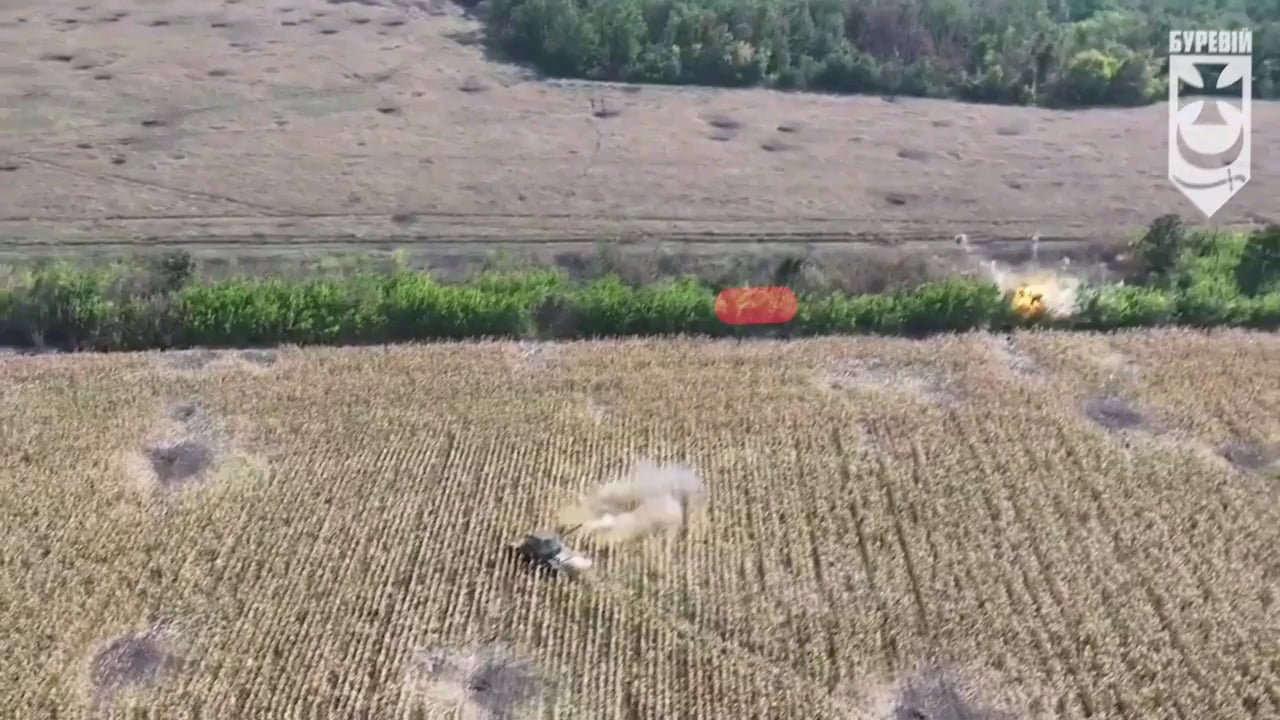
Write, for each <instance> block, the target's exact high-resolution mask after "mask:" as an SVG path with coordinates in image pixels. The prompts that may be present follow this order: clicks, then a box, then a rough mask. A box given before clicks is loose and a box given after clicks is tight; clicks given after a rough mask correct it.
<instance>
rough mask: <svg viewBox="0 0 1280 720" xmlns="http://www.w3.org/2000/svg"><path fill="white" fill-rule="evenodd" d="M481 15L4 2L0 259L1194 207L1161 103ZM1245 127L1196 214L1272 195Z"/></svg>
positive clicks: (916, 235) (1057, 219) (296, 6)
mask: <svg viewBox="0 0 1280 720" xmlns="http://www.w3.org/2000/svg"><path fill="white" fill-rule="evenodd" d="M479 29H480V25H479V24H478V22H477V21H475V20H471V19H467V18H466V17H464V16H463V15H462V13H461V12H460V11H459V10H458V9H457V8H456V7H454V6H453V5H451V4H449V3H447V2H445V0H423V1H422V2H408V1H402V0H360V2H354V1H352V2H345V3H344V2H329V3H326V2H322V1H321V0H272V1H271V2H252V3H250V2H240V1H239V0H222V1H217V0H183V1H182V2H143V1H142V0H109V1H108V2H99V3H78V2H76V1H73V0H60V1H58V2H37V1H36V0H7V1H6V2H5V3H3V5H0V47H4V48H5V52H4V53H2V54H0V108H4V110H3V111H0V182H3V186H4V192H3V193H0V261H16V260H21V259H27V258H31V257H34V256H35V255H38V254H45V253H49V252H74V253H76V254H78V255H80V256H85V255H87V254H90V253H95V252H103V253H115V252H121V251H126V250H132V249H137V248H139V247H149V246H156V245H160V244H167V245H173V244H180V245H182V246H184V247H187V248H189V249H191V250H194V251H196V252H197V253H199V254H201V255H203V256H207V257H221V258H224V259H225V258H228V257H236V258H239V259H241V260H242V261H243V262H245V263H269V262H271V261H274V262H276V263H277V264H279V261H280V260H281V258H282V257H287V262H286V263H284V264H289V265H296V264H297V263H299V262H305V260H304V255H305V254H313V255H317V256H319V255H329V254H332V253H335V252H350V251H363V252H366V253H386V252H388V251H390V250H393V249H403V250H406V251H407V252H408V253H409V254H410V255H411V256H413V257H414V259H415V260H416V261H419V262H424V263H429V264H433V265H435V264H439V265H444V266H456V265H458V264H461V263H465V262H467V261H469V259H472V260H473V259H474V258H475V257H476V256H477V255H482V254H484V252H486V251H488V250H491V249H493V248H494V247H495V246H496V245H497V244H499V243H506V246H507V247H508V249H512V248H519V247H521V246H522V243H523V248H524V249H525V250H527V251H528V252H530V253H533V254H536V255H538V256H539V257H540V259H543V260H549V259H551V258H554V257H555V256H557V255H566V254H568V255H573V254H575V253H582V252H584V248H590V247H591V244H590V243H591V242H592V241H594V240H596V239H599V238H602V237H606V238H608V237H617V236H621V237H624V238H633V239H634V238H646V237H647V238H664V239H667V240H669V241H671V242H672V243H674V245H673V247H676V248H678V249H682V250H683V251H684V252H687V253H689V254H692V255H694V256H723V255H724V254H726V253H728V252H730V251H733V250H736V251H739V252H741V251H742V250H743V248H744V241H746V242H745V247H750V248H752V250H753V251H757V252H760V251H765V250H769V249H771V247H772V246H771V245H770V243H794V242H797V241H803V242H807V243H811V244H813V245H816V246H820V247H823V248H826V249H827V250H829V251H832V252H854V253H857V252H858V251H860V250H861V249H862V248H863V247H864V246H865V244H866V243H868V242H870V239H875V240H878V241H885V240H894V241H902V242H916V243H930V242H936V241H938V240H949V239H951V238H952V237H953V236H955V235H956V234H957V233H961V232H963V233H967V234H969V235H970V236H971V237H972V238H973V239H974V240H975V241H981V240H984V239H989V238H1016V239H1019V240H1022V239H1025V238H1026V237H1029V236H1031V235H1032V234H1033V233H1037V232H1039V233H1041V235H1042V236H1043V237H1044V238H1046V242H1049V241H1051V240H1053V239H1054V238H1059V239H1062V241H1063V242H1068V244H1070V243H1076V242H1080V241H1082V240H1083V241H1095V240H1097V239H1099V238H1115V237H1118V236H1123V235H1125V234H1127V233H1129V232H1131V231H1133V230H1134V229H1135V228H1140V227H1142V226H1144V225H1145V224H1146V223H1148V222H1149V221H1150V220H1151V219H1152V218H1154V217H1155V216H1157V215H1159V214H1162V213H1166V212H1179V213H1182V214H1183V215H1185V216H1188V217H1193V216H1196V214H1195V211H1194V208H1193V207H1192V206H1191V205H1190V203H1189V202H1187V201H1185V200H1184V199H1183V198H1182V197H1181V196H1179V195H1178V194H1177V192H1175V190H1174V189H1173V188H1172V187H1171V186H1170V184H1169V183H1168V182H1167V181H1166V180H1165V168H1166V149H1165V142H1166V140H1165V138H1166V134H1167V133H1166V130H1165V127H1166V125H1165V122H1166V120H1165V107H1164V106H1163V105H1158V106H1154V107H1149V108H1145V109H1138V110H1118V109H1106V110H1092V111H1087V112H1074V113H1062V112H1049V111H1045V110H1037V109H1026V108H999V107H990V106H971V105H963V104H958V103H951V102H942V101H925V100H910V99H901V100H898V101H895V102H887V101H885V100H882V99H880V98H875V97H862V98H838V97H826V96H818V95H788V94H781V93H774V92H765V91H716V90H709V89H700V88H659V87H632V88H621V87H608V86H593V85H590V84H586V83H569V84H557V83H547V82H542V81H539V80H536V79H534V78H532V77H531V76H530V75H529V74H528V73H527V72H525V71H522V70H518V69H516V68H514V67H512V66H509V65H503V64H499V63H497V62H495V61H492V60H489V59H486V57H485V55H484V52H483V50H482V48H481V47H480V46H479V45H478V43H477V38H478V34H479ZM602 104H603V107H604V108H605V110H606V111H605V112H603V113H599V112H596V111H593V108H596V109H597V110H598V108H600V107H601V106H602ZM596 115H605V116H607V117H597V116H596ZM1254 126H1255V130H1254V163H1253V165H1254V171H1255V176H1254V177H1253V178H1251V184H1250V186H1249V188H1248V189H1246V190H1245V191H1244V192H1243V193H1242V194H1241V195H1240V196H1238V197H1237V198H1235V199H1234V200H1233V201H1232V202H1231V204H1229V205H1228V206H1227V208H1226V209H1225V210H1224V211H1223V214H1222V215H1220V216H1219V217H1218V218H1216V219H1215V221H1222V222H1231V223H1252V222H1259V221H1262V220H1267V219H1276V218H1277V217H1280V215H1278V214H1277V211H1280V206H1277V200H1276V199H1277V198H1280V193H1277V192H1276V187H1277V186H1278V184H1280V159H1277V158H1276V157H1275V152H1276V150H1277V148H1280V142H1278V140H1280V105H1277V104H1275V103H1259V104H1257V105H1256V106H1255V122H1254ZM677 241H679V242H677ZM685 241H691V242H685ZM755 243H763V245H756V244H755ZM651 246H652V244H651V243H647V244H646V252H649V251H651ZM772 249H775V250H776V248H772Z"/></svg>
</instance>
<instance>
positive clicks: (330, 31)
mask: <svg viewBox="0 0 1280 720" xmlns="http://www.w3.org/2000/svg"><path fill="white" fill-rule="evenodd" d="M320 34H321V35H337V34H338V29H337V28H320Z"/></svg>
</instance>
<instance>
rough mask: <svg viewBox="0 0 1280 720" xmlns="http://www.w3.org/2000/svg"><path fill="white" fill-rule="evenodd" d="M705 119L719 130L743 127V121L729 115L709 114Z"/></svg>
mask: <svg viewBox="0 0 1280 720" xmlns="http://www.w3.org/2000/svg"><path fill="white" fill-rule="evenodd" d="M705 119H706V121H707V124H708V125H710V126H711V127H713V128H717V129H719V130H737V129H739V128H741V127H742V123H741V122H738V120H737V119H735V118H732V117H729V116H728V115H708V116H707V117H706V118H705Z"/></svg>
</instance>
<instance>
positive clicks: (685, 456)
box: [0, 331, 1280, 720]
mask: <svg viewBox="0 0 1280 720" xmlns="http://www.w3.org/2000/svg"><path fill="white" fill-rule="evenodd" d="M1278 408H1280V338H1278V337H1277V336H1276V335H1274V334H1247V333H1243V332H1225V333H1215V334H1212V335H1204V334H1198V333H1192V332H1185V331H1159V332H1144V333H1134V334H1129V335H1117V336H1101V335H1070V334H1055V333H1036V334H1023V335H1017V336H1014V337H1012V338H1003V337H992V336H987V335H978V334H975V335H969V336H959V337H952V338H948V339H936V340H931V341H927V342H917V341H906V340H873V339H841V340H835V339H833V340H814V341H799V342H792V343H774V342H760V343H745V344H734V343H732V342H709V341H706V342H704V341H693V340H670V341H627V342H595V343H575V344H566V345H521V344H515V343H485V344H441V345H431V346H421V347H397V348H366V349H307V350H298V349H288V348H286V349H281V350H277V351H255V352H251V353H248V354H245V353H237V352H235V351H224V352H222V353H210V352H204V353H185V354H181V353H177V354H138V355H116V356H98V355H78V356H62V357H22V358H16V357H15V358H8V359H6V360H5V361H4V362H3V363H0V527H3V528H4V532H3V534H2V535H0V567H2V568H3V572H0V600H2V602H0V707H2V708H5V712H6V713H12V714H9V715H6V716H7V717H15V718H23V720H28V719H35V718H52V717H58V718H69V717H90V716H94V715H95V713H96V714H97V715H102V716H106V715H112V714H113V715H114V716H115V717H121V718H123V717H151V718H166V719H167V718H195V717H203V718H210V717H217V718H251V717H252V718H501V717H543V718H590V719H598V718H618V719H619V720H629V719H631V718H724V719H726V720H739V719H741V718H831V719H833V720H834V719H836V718H840V719H847V718H869V719H875V720H909V719H915V720H919V719H920V718H927V719H928V720H962V719H963V720H976V719H977V718H982V719H983V720H991V719H992V718H1120V719H1129V720H1149V719H1151V718H1182V719H1186V720H1200V719H1208V718H1213V719H1214V720H1233V719H1237V718H1238V719H1240V720H1259V719H1262V718H1276V717H1280V631H1278V628H1280V605H1278V604H1277V596H1278V595H1280V555H1278V554H1277V548H1280V505H1278V502H1280V492H1278V489H1280V488H1278V486H1277V478H1276V472H1277V469H1280V464H1278V460H1280V453H1277V449H1278V448H1280V445H1277V443H1278V442H1280V414H1278V412H1277V410H1278ZM644 458H651V459H653V460H654V461H657V462H662V463H671V462H680V463H685V464H686V465H687V467H688V468H690V469H692V470H693V471H694V472H696V473H698V474H699V475H700V477H701V478H702V481H703V482H704V483H705V493H706V504H705V507H704V511H703V512H702V513H701V514H699V515H697V516H696V517H695V519H694V521H692V522H690V523H687V524H685V525H683V526H682V527H679V528H677V529H671V530H668V531H666V533H665V534H656V535H650V536H647V537H643V538H641V539H639V540H635V541H633V542H632V543H630V544H624V545H616V546H612V547H611V548H608V549H607V550H606V549H601V548H600V547H597V545H596V543H594V542H585V543H584V544H582V545H581V547H582V548H583V549H585V550H586V551H587V552H589V553H590V554H592V555H593V556H594V557H595V559H596V562H597V566H596V568H595V569H594V574H593V576H592V577H591V578H590V579H589V580H588V581H587V582H583V583H571V582H567V581H564V580H556V579H549V578H544V577H538V576H535V575H530V574H527V573H525V572H522V571H520V570H518V569H517V568H516V567H514V566H513V565H511V564H510V563H509V562H507V561H505V560H502V559H501V555H500V553H499V549H500V547H501V545H502V544H503V543H504V542H507V541H510V540H513V539H515V538H516V537H518V536H519V535H520V534H521V533H522V532H524V531H525V530H527V529H530V528H532V527H536V526H540V525H547V524H549V523H551V522H553V520H554V518H555V515H556V513H557V511H558V510H559V509H561V508H562V507H563V506H564V505H565V504H566V503H569V502H570V501H572V500H573V498H574V497H575V495H576V494H578V493H580V492H582V491H584V490H586V489H587V488H589V487H590V486H592V485H594V484H596V483H599V482H602V481H604V480H607V479H609V478H610V477H613V476H615V475H616V474H617V473H618V472H619V471H620V470H622V469H623V468H625V467H626V466H628V465H630V464H631V463H634V462H637V461H639V460H642V459H644ZM134 710H138V711H140V712H141V711H149V712H150V714H141V715H134V714H130V713H131V712H132V711H134Z"/></svg>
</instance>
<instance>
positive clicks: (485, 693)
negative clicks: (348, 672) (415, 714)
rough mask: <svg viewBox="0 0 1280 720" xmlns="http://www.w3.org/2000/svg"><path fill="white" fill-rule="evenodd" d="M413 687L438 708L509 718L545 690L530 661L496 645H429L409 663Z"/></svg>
mask: <svg viewBox="0 0 1280 720" xmlns="http://www.w3.org/2000/svg"><path fill="white" fill-rule="evenodd" d="M409 682H410V684H411V686H412V689H413V691H415V693H416V694H418V695H420V696H421V699H422V700H424V701H425V702H426V703H428V704H429V705H431V706H433V709H436V710H438V711H440V712H449V711H451V710H452V711H461V712H462V717H468V718H472V717H478V718H481V719H483V720H510V719H511V718H515V717H516V713H517V712H519V711H520V710H521V709H522V708H524V707H525V706H526V705H527V704H528V703H530V702H532V701H534V700H535V699H536V698H537V697H538V696H539V695H540V694H543V693H546V692H547V691H548V689H549V686H548V684H547V683H546V681H545V679H544V678H542V677H540V675H539V673H538V672H537V670H536V668H535V667H534V666H533V664H532V663H530V662H528V661H526V660H524V659H522V658H520V657H518V656H516V655H514V654H513V653H511V652H509V651H508V650H507V649H505V648H502V647H499V646H495V645H482V646H478V647H473V648H464V649H451V648H445V647H433V648H428V649H427V650H424V651H422V652H420V653H419V654H418V655H417V657H415V658H414V661H413V663H412V665H411V667H410V678H409Z"/></svg>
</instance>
